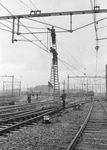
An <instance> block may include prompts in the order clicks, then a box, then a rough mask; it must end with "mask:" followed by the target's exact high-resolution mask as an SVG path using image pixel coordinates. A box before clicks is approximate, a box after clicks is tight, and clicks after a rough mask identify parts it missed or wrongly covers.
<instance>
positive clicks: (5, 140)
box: [0, 104, 90, 150]
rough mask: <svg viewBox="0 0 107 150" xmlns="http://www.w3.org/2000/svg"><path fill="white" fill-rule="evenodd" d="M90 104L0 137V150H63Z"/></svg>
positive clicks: (65, 111) (78, 126)
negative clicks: (46, 121) (48, 121)
mask: <svg viewBox="0 0 107 150" xmlns="http://www.w3.org/2000/svg"><path fill="white" fill-rule="evenodd" d="M89 107H90V104H85V105H84V106H83V107H82V109H81V110H72V109H71V108H70V109H68V110H64V111H62V112H60V113H58V114H55V115H53V116H51V117H50V121H51V123H49V124H45V123H43V121H39V122H38V123H34V124H33V125H30V126H27V127H22V128H20V129H18V130H16V131H13V132H11V133H10V134H8V136H5V137H3V136H2V137H0V150H64V149H66V148H67V147H68V145H69V144H70V141H71V140H72V138H73V137H74V135H75V134H76V132H77V130H78V129H79V128H80V125H81V123H82V122H83V120H84V118H85V117H86V114H87V112H88V110H89Z"/></svg>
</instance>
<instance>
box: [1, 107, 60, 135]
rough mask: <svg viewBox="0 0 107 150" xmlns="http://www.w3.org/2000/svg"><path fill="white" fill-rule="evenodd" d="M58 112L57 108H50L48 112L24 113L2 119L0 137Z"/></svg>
mask: <svg viewBox="0 0 107 150" xmlns="http://www.w3.org/2000/svg"><path fill="white" fill-rule="evenodd" d="M57 111H58V109H57V108H53V109H52V108H48V109H46V110H40V111H38V112H37V111H36V112H34V111H32V112H29V113H23V114H19V115H15V116H13V117H12V116H11V117H5V118H2V119H0V136H1V135H5V134H7V133H8V132H9V133H10V131H14V130H16V129H17V128H20V127H22V126H25V125H28V124H32V123H33V122H35V121H37V120H39V119H41V118H42V117H43V116H44V115H50V114H53V113H56V112H57Z"/></svg>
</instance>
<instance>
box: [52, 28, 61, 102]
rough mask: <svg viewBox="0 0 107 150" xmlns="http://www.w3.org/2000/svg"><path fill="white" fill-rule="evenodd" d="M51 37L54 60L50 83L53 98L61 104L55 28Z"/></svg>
mask: <svg viewBox="0 0 107 150" xmlns="http://www.w3.org/2000/svg"><path fill="white" fill-rule="evenodd" d="M51 37H52V47H50V52H51V53H52V55H53V58H52V64H51V76H50V83H51V84H52V86H53V98H54V100H55V101H57V102H59V101H58V100H59V98H60V87H59V74H58V53H57V47H56V34H55V29H54V27H52V29H51Z"/></svg>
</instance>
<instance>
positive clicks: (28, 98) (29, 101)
mask: <svg viewBox="0 0 107 150" xmlns="http://www.w3.org/2000/svg"><path fill="white" fill-rule="evenodd" d="M27 101H28V103H31V94H28V95H27Z"/></svg>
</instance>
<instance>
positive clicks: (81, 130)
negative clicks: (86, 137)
mask: <svg viewBox="0 0 107 150" xmlns="http://www.w3.org/2000/svg"><path fill="white" fill-rule="evenodd" d="M93 105H94V99H93V102H92V105H91V108H90V110H89V112H88V115H87V116H86V118H85V120H84V123H83V124H82V126H81V128H80V129H79V131H78V132H77V134H76V135H75V137H74V138H73V140H72V141H71V143H70V145H69V146H68V148H67V150H73V149H74V147H75V145H76V143H77V141H78V138H79V137H80V135H81V134H82V132H83V131H84V129H85V127H86V125H87V123H88V120H89V118H90V115H91V112H92V109H93Z"/></svg>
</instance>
